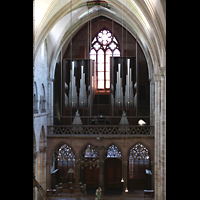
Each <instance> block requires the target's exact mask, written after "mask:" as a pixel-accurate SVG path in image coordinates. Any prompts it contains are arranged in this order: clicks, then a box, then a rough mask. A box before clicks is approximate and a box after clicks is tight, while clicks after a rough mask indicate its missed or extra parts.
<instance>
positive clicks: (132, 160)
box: [129, 143, 150, 179]
mask: <svg viewBox="0 0 200 200" xmlns="http://www.w3.org/2000/svg"><path fill="white" fill-rule="evenodd" d="M149 160H150V156H149V151H148V149H147V148H146V147H145V146H144V145H142V144H140V143H138V144H136V145H135V146H134V147H133V148H132V149H131V150H130V153H129V179H144V178H145V169H150V163H149Z"/></svg>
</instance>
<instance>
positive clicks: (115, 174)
mask: <svg viewBox="0 0 200 200" xmlns="http://www.w3.org/2000/svg"><path fill="white" fill-rule="evenodd" d="M104 171H105V173H104V180H105V184H104V187H105V190H120V191H121V190H122V184H121V178H122V161H121V160H120V159H118V158H109V159H106V160H105V169H104Z"/></svg>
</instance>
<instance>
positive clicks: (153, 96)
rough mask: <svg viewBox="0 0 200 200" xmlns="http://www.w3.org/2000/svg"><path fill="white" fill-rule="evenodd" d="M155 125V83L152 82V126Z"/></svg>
mask: <svg viewBox="0 0 200 200" xmlns="http://www.w3.org/2000/svg"><path fill="white" fill-rule="evenodd" d="M154 125H155V82H154V80H152V79H151V80H150V126H154Z"/></svg>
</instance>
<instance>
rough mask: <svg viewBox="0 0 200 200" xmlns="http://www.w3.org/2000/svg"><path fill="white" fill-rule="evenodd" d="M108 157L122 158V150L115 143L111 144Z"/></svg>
mask: <svg viewBox="0 0 200 200" xmlns="http://www.w3.org/2000/svg"><path fill="white" fill-rule="evenodd" d="M107 158H122V154H121V151H119V149H118V148H117V146H115V145H111V146H110V147H109V148H108V151H107Z"/></svg>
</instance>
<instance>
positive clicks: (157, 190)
mask: <svg viewBox="0 0 200 200" xmlns="http://www.w3.org/2000/svg"><path fill="white" fill-rule="evenodd" d="M154 77H155V159H154V161H155V163H154V170H155V171H154V175H155V176H154V177H155V183H154V185H155V187H154V188H155V197H154V199H155V200H160V198H161V194H160V191H161V186H160V76H159V74H155V76H154Z"/></svg>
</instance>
